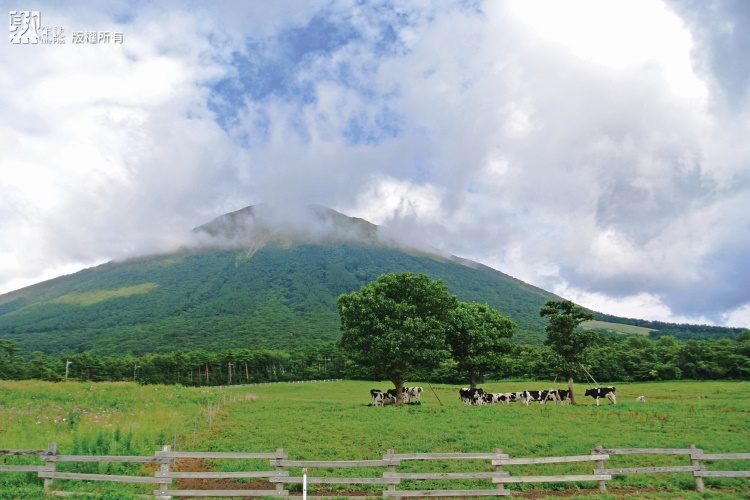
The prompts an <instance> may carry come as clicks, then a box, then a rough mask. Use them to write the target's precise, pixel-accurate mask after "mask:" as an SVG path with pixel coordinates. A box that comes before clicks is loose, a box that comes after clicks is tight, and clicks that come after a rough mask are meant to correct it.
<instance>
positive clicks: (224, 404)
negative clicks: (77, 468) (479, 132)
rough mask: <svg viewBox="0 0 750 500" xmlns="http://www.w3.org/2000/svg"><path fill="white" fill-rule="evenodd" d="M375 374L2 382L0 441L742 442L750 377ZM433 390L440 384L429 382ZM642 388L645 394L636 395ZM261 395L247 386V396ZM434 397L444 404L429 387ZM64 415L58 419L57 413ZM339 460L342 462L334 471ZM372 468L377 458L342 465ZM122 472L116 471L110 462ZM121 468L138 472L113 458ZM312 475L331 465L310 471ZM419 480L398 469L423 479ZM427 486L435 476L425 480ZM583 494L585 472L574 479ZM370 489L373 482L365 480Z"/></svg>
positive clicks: (16, 492) (660, 480) (122, 447)
mask: <svg viewBox="0 0 750 500" xmlns="http://www.w3.org/2000/svg"><path fill="white" fill-rule="evenodd" d="M388 386H389V384H387V383H384V382H381V383H377V382H376V383H373V382H352V381H342V382H320V383H302V384H271V385H257V386H238V387H233V388H230V389H226V388H184V387H165V386H144V387H141V386H137V385H135V384H129V383H100V384H79V383H65V384H51V383H42V382H0V448H44V447H46V445H47V442H48V441H52V440H54V441H57V442H58V448H59V450H60V452H61V453H81V454H84V453H85V454H114V453H118V454H147V455H151V454H153V452H154V451H155V450H156V449H157V448H158V447H159V446H160V445H161V444H176V448H177V449H180V450H188V449H192V450H201V451H272V450H274V449H276V448H284V449H285V451H287V453H288V454H289V457H290V458H292V459H341V460H343V459H372V458H378V457H380V456H381V455H382V454H383V453H384V452H385V451H386V450H387V449H389V448H394V449H395V450H396V451H397V452H399V453H405V452H447V451H463V452H478V451H483V452H487V451H491V450H493V449H494V448H501V449H502V450H503V452H505V453H508V454H509V455H511V456H513V457H530V456H556V455H578V454H587V453H589V452H590V451H591V449H592V448H593V447H594V446H595V445H597V444H603V445H604V446H605V447H612V448H615V447H639V448H640V447H659V448H662V447H664V448H670V447H679V448H682V447H687V445H689V444H691V443H693V444H695V445H696V446H698V447H699V448H703V449H704V450H705V451H706V452H709V453H721V452H750V420H749V419H748V417H749V416H750V394H749V393H748V389H749V388H750V384H748V383H746V382H672V383H645V384H626V385H618V399H619V401H618V405H617V406H612V405H610V404H609V402H608V401H605V402H603V404H602V406H601V407H599V408H596V407H595V406H593V401H592V400H591V399H588V400H584V399H583V398H582V393H583V386H578V390H577V394H580V395H581V400H582V401H581V402H582V403H584V404H583V405H580V406H576V407H571V406H555V405H545V406H540V405H532V406H530V407H524V406H523V405H519V404H514V405H510V406H502V405H498V406H487V407H467V406H464V405H462V404H460V403H459V402H458V394H457V387H454V386H433V387H434V389H435V393H433V392H432V391H431V390H430V388H429V387H428V386H426V385H425V386H424V387H425V393H424V395H423V404H421V405H408V406H403V407H384V408H375V407H370V406H368V403H369V390H370V389H371V388H381V389H385V388H388ZM548 386H549V383H543V382H504V383H492V384H485V385H484V388H485V389H488V390H491V391H493V392H499V391H503V392H505V391H510V390H521V389H525V388H526V389H539V388H544V387H548ZM436 395H437V396H436ZM639 395H645V396H646V397H647V399H648V401H647V402H646V403H638V402H636V401H635V398H636V397H637V396H639ZM256 396H257V397H256ZM438 397H439V398H440V400H442V405H441V404H440V403H439V402H438V399H437V398H438ZM63 419H65V420H63ZM665 464H676V465H688V464H689V461H688V459H687V458H686V457H672V458H670V457H666V458H664V457H657V456H651V457H649V456H639V457H632V456H622V457H614V458H613V459H611V460H609V462H608V464H607V467H619V466H622V467H628V466H630V467H632V466H636V465H641V466H643V465H665ZM206 465H207V466H208V467H210V468H213V469H216V470H241V469H242V467H243V465H244V466H248V467H257V468H261V467H262V468H265V467H267V463H266V464H265V465H264V464H250V463H248V464H240V463H238V462H237V461H233V462H231V463H230V462H220V461H217V462H212V463H207V464H206ZM747 466H748V463H747V461H745V462H743V461H737V462H717V463H715V464H710V468H711V469H715V470H718V469H722V468H724V469H739V470H742V469H747V468H748V467H747ZM591 468H592V465H591V464H590V463H583V464H572V465H569V466H568V465H554V466H514V467H507V470H509V471H510V472H511V473H516V474H519V473H528V474H535V475H536V474H539V475H543V474H555V473H590V472H591ZM448 470H452V471H459V470H490V468H489V465H488V462H487V461H481V462H471V461H465V462H455V461H454V462H451V463H447V462H404V463H403V465H402V466H401V467H399V471H448ZM336 472H338V473H341V471H336ZM349 472H352V473H355V472H356V474H354V475H362V476H366V475H379V474H380V473H381V472H382V471H381V470H380V469H371V470H361V471H360V470H357V471H355V470H352V471H346V473H347V475H348V473H349ZM112 473H120V472H116V471H115V472H112ZM122 473H137V471H135V472H133V471H130V472H122ZM316 473H319V474H321V475H326V474H329V475H331V474H334V471H330V470H329V471H326V470H321V471H316ZM61 484H64V489H66V490H73V489H75V490H80V491H83V490H87V491H96V492H99V494H100V495H102V496H106V495H109V497H111V498H117V492H120V493H121V494H122V495H123V498H128V497H129V495H130V494H131V493H133V492H136V491H148V489H145V490H144V489H143V488H142V487H139V486H130V485H117V484H111V485H104V484H101V483H94V484H83V483H74V482H66V483H61ZM425 486H427V483H426V482H417V481H413V482H410V483H404V484H402V485H401V486H400V487H399V488H400V489H407V488H413V489H419V488H420V487H425ZM433 486H434V485H433ZM444 486H447V487H454V488H459V487H472V486H476V487H487V483H486V482H484V483H482V482H479V483H472V482H470V481H467V482H465V483H463V484H459V483H458V482H455V481H454V482H451V483H450V484H447V485H444ZM578 486H579V487H581V488H582V491H581V494H584V493H586V494H588V493H589V492H591V491H593V490H594V489H595V488H594V487H595V485H594V484H592V483H583V484H581V485H578ZM609 486H610V489H611V490H612V491H613V492H615V493H616V495H617V496H618V497H619V496H630V497H632V498H643V497H644V496H648V497H654V498H657V497H658V498H668V497H673V498H691V497H692V498H700V497H699V495H697V494H695V493H693V492H692V488H693V482H692V477H691V475H690V474H670V475H637V476H627V477H622V476H619V477H618V478H617V479H615V480H613V481H610V482H609ZM706 486H707V489H708V493H707V494H706V496H708V497H711V498H747V497H748V496H749V495H748V493H750V491H749V490H748V481H747V480H746V479H745V480H741V479H706ZM510 488H511V489H513V490H515V491H520V490H522V491H523V492H524V493H523V494H525V495H534V496H544V495H547V494H549V495H552V494H559V493H558V492H556V491H555V490H571V489H573V492H575V488H576V485H570V484H567V485H548V486H546V487H545V488H536V489H534V488H525V487H523V486H519V485H513V486H511V487H510ZM0 491H2V493H0V498H18V497H24V498H36V497H35V496H34V495H37V496H38V495H39V494H40V492H41V489H40V485H39V482H38V480H36V479H35V478H34V476H33V475H26V474H8V473H0ZM376 491H377V489H375V490H373V493H375V492H376Z"/></svg>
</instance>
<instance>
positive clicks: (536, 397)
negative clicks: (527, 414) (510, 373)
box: [521, 391, 542, 406]
mask: <svg viewBox="0 0 750 500" xmlns="http://www.w3.org/2000/svg"><path fill="white" fill-rule="evenodd" d="M522 394H523V397H522V399H521V400H522V401H523V404H525V405H526V406H529V403H531V402H532V401H541V396H542V391H523V392H522Z"/></svg>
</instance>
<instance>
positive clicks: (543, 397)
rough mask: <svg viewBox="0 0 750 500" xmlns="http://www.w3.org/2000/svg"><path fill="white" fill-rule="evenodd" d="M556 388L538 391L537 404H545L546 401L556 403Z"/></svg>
mask: <svg viewBox="0 0 750 500" xmlns="http://www.w3.org/2000/svg"><path fill="white" fill-rule="evenodd" d="M557 399H558V397H557V389H546V390H543V391H539V404H545V403H546V402H547V401H554V402H555V403H557Z"/></svg>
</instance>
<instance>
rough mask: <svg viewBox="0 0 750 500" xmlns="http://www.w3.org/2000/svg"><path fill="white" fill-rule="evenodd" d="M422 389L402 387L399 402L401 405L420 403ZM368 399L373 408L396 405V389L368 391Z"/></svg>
mask: <svg viewBox="0 0 750 500" xmlns="http://www.w3.org/2000/svg"><path fill="white" fill-rule="evenodd" d="M422 390H423V389H422V388H421V387H404V388H402V389H401V402H402V403H411V402H412V401H414V402H415V403H417V402H421V400H422ZM370 397H371V398H372V405H373V406H384V405H393V404H396V389H388V390H387V391H385V392H383V391H381V390H380V389H370Z"/></svg>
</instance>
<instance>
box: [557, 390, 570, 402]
mask: <svg viewBox="0 0 750 500" xmlns="http://www.w3.org/2000/svg"><path fill="white" fill-rule="evenodd" d="M556 392H557V401H558V402H559V403H565V402H566V401H567V402H568V403H570V389H557V390H556Z"/></svg>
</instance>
